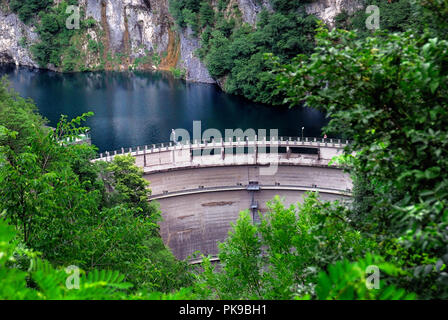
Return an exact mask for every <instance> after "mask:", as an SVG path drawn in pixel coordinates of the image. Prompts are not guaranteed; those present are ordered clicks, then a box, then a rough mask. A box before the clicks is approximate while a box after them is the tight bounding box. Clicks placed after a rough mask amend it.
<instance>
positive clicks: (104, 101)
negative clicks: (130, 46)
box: [0, 66, 327, 152]
mask: <svg viewBox="0 0 448 320" xmlns="http://www.w3.org/2000/svg"><path fill="white" fill-rule="evenodd" d="M3 75H7V76H8V78H9V80H10V82H11V86H12V87H13V88H14V89H15V90H17V91H18V92H19V93H20V94H21V95H22V96H23V97H26V98H28V97H30V98H32V99H33V100H34V101H35V103H36V104H37V106H38V108H39V111H40V113H41V114H42V115H43V116H44V117H46V118H47V119H48V120H49V122H50V125H53V126H54V125H55V124H56V123H57V121H58V120H59V118H60V115H61V114H65V115H67V116H68V117H69V118H73V117H76V116H79V115H81V114H82V113H84V112H88V111H93V112H94V113H95V115H94V116H93V117H92V118H90V119H89V120H88V122H87V124H86V125H87V126H89V127H91V129H92V130H91V133H92V142H93V143H94V144H95V145H97V146H98V148H99V150H100V152H103V151H106V150H117V149H120V148H121V147H135V146H141V145H145V144H146V145H150V144H155V143H161V142H167V141H169V139H170V134H171V129H177V128H184V129H186V130H188V131H189V132H190V134H191V135H192V131H193V121H196V120H200V121H201V128H202V131H205V130H206V129H209V128H215V129H218V130H219V131H220V132H222V134H223V135H224V134H225V129H238V128H241V129H243V130H246V129H249V128H253V129H255V130H258V129H266V130H269V129H278V130H279V134H280V135H282V136H299V135H301V128H302V127H305V130H304V134H305V136H309V137H313V136H317V137H319V136H321V135H322V132H321V128H322V127H323V126H324V125H325V124H326V123H327V120H326V119H325V116H324V115H323V114H322V113H321V112H319V111H317V110H313V109H309V108H294V109H289V108H287V107H284V106H282V107H272V106H267V105H263V104H260V103H255V102H251V101H248V100H246V99H244V98H242V97H238V96H233V95H229V94H226V93H224V92H222V91H221V90H220V89H219V87H217V86H216V85H209V84H200V83H187V82H185V81H182V80H178V79H174V78H173V77H172V76H171V75H170V74H169V73H163V72H153V73H150V72H137V73H130V72H86V73H71V74H60V73H55V72H51V71H42V70H34V69H28V68H23V67H20V68H16V67H15V66H0V76H3ZM268 132H269V131H268Z"/></svg>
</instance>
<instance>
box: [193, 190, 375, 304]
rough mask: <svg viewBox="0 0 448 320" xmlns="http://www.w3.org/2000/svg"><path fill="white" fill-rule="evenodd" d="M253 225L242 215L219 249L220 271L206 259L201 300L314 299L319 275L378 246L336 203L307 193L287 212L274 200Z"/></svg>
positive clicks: (244, 214)
mask: <svg viewBox="0 0 448 320" xmlns="http://www.w3.org/2000/svg"><path fill="white" fill-rule="evenodd" d="M268 208H269V211H268V213H266V214H265V215H264V216H260V218H261V223H260V225H254V224H252V219H251V217H250V215H249V214H248V213H247V212H243V213H241V216H240V218H239V220H238V221H237V223H236V224H235V225H233V226H232V230H231V231H230V232H229V237H228V238H227V240H226V242H224V243H222V244H220V245H219V249H220V253H219V258H220V261H221V263H222V270H221V271H220V272H218V271H216V270H214V269H213V267H212V266H211V265H210V263H209V261H208V260H207V259H206V260H205V263H204V265H203V267H204V274H203V282H202V283H201V284H198V289H197V290H198V291H199V292H201V294H202V295H211V296H216V297H218V298H220V299H252V298H256V299H257V298H258V299H260V298H262V299H292V298H294V297H299V296H303V295H305V294H309V295H312V296H314V289H315V288H314V287H315V283H316V282H317V279H318V273H319V272H320V271H324V270H326V269H327V267H328V266H329V265H331V264H332V263H335V262H337V261H340V260H343V259H349V260H355V259H357V258H358V257H360V256H363V255H364V254H366V253H367V252H370V251H372V250H375V248H376V244H375V243H374V242H373V241H371V240H369V239H367V238H363V237H362V236H361V234H360V233H359V232H358V231H356V230H355V229H353V228H352V227H351V226H350V224H349V221H348V219H347V218H345V213H346V212H347V209H345V208H344V207H342V206H341V205H339V204H338V203H322V202H321V201H320V200H319V199H318V196H317V194H314V193H311V194H308V196H307V198H305V200H304V203H303V204H298V205H297V206H291V207H289V208H285V207H284V206H283V204H282V203H281V201H280V198H278V197H276V198H275V199H274V200H273V201H272V202H270V203H268Z"/></svg>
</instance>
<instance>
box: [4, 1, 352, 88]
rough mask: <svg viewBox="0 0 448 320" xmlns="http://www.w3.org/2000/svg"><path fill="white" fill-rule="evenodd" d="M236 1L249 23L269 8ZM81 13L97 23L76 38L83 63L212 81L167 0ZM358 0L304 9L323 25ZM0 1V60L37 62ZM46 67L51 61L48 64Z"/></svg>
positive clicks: (86, 8)
mask: <svg viewBox="0 0 448 320" xmlns="http://www.w3.org/2000/svg"><path fill="white" fill-rule="evenodd" d="M230 2H231V4H230V5H229V7H233V6H234V5H238V7H239V9H240V11H241V13H242V18H243V20H244V21H245V22H247V23H249V24H251V25H255V23H256V18H257V14H258V13H259V12H260V11H261V10H262V9H263V8H267V9H268V10H272V6H271V5H270V2H269V0H262V1H259V0H231V1H230ZM79 3H80V5H81V7H82V12H84V13H85V16H84V17H82V18H83V19H87V18H93V19H94V20H95V21H96V22H97V23H96V26H95V27H93V28H89V29H88V30H87V32H86V34H85V35H83V36H82V37H83V38H82V39H81V41H80V42H81V44H82V45H81V47H80V48H79V50H80V55H82V57H83V63H85V68H87V69H98V68H105V69H109V70H128V69H140V70H149V69H160V70H169V69H171V68H180V69H183V70H184V71H185V75H186V79H187V80H190V81H197V82H205V83H214V82H215V81H214V79H212V78H211V77H210V74H209V73H208V71H207V69H206V67H205V66H204V65H203V63H202V62H201V61H200V60H199V58H198V57H196V55H195V51H196V49H197V48H199V46H200V44H199V40H198V39H197V38H195V37H193V35H192V32H191V30H189V29H186V30H184V31H182V32H176V31H174V21H173V18H172V17H171V15H170V13H169V9H168V7H169V4H168V0H121V1H117V0H80V1H79ZM357 6H359V5H358V0H316V1H315V2H313V3H310V4H308V5H307V7H306V10H307V12H308V13H310V14H315V15H317V16H318V17H320V18H321V19H322V20H324V21H325V22H326V23H328V24H329V25H332V24H333V23H334V17H335V16H336V15H337V14H338V13H340V12H341V11H342V10H348V11H352V10H354V9H355V8H357ZM7 11H8V10H7V8H5V7H4V6H3V8H2V7H0V63H15V64H17V65H25V66H31V67H37V64H36V63H35V62H34V61H33V59H32V55H31V53H30V50H29V46H30V44H32V43H35V42H36V41H38V37H37V34H36V33H35V32H34V29H33V27H30V26H27V25H25V24H24V23H22V22H21V21H20V20H19V18H18V17H17V15H15V14H13V13H8V12H7ZM91 40H92V41H94V42H98V43H101V44H102V46H103V47H104V50H103V51H102V53H101V54H100V53H96V54H95V53H92V52H91V50H90V49H89V46H88V43H89V41H91ZM48 67H49V68H50V69H52V67H51V66H48Z"/></svg>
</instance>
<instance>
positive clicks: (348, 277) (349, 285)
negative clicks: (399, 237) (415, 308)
mask: <svg viewBox="0 0 448 320" xmlns="http://www.w3.org/2000/svg"><path fill="white" fill-rule="evenodd" d="M369 266H375V267H377V268H378V271H379V276H380V281H379V283H378V285H379V287H378V288H370V289H369V288H368V287H367V285H366V283H370V281H369V279H368V277H369V276H370V274H369V273H368V272H366V270H368V268H369ZM401 272H402V271H401V270H400V269H398V268H397V267H395V266H394V265H393V264H390V263H387V262H384V259H383V258H381V257H379V256H372V255H367V256H366V257H365V258H364V259H360V260H358V261H356V262H354V263H350V262H349V261H347V260H342V261H339V262H337V263H335V264H333V265H331V266H329V267H328V273H327V272H321V273H320V274H319V280H318V283H317V286H316V293H317V298H318V299H319V300H414V299H415V298H416V295H415V294H414V293H407V292H406V291H405V290H404V289H401V288H400V289H398V288H396V287H395V286H393V285H387V284H386V282H385V281H383V280H382V279H381V277H384V275H391V276H396V275H397V274H399V273H401ZM371 284H372V285H373V283H371Z"/></svg>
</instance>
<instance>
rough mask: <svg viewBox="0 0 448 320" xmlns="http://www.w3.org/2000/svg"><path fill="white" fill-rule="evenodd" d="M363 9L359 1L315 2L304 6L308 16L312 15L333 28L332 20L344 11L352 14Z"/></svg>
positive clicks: (333, 0)
mask: <svg viewBox="0 0 448 320" xmlns="http://www.w3.org/2000/svg"><path fill="white" fill-rule="evenodd" d="M362 7H363V5H362V1H360V0H316V1H313V2H311V3H309V4H307V6H306V12H307V13H308V14H314V15H315V16H317V17H318V18H319V19H322V21H324V22H325V23H326V24H327V25H329V26H330V27H333V26H334V18H335V17H336V16H337V15H338V14H339V13H341V12H342V11H346V12H348V13H352V12H354V11H356V10H359V9H361V8H362Z"/></svg>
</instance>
